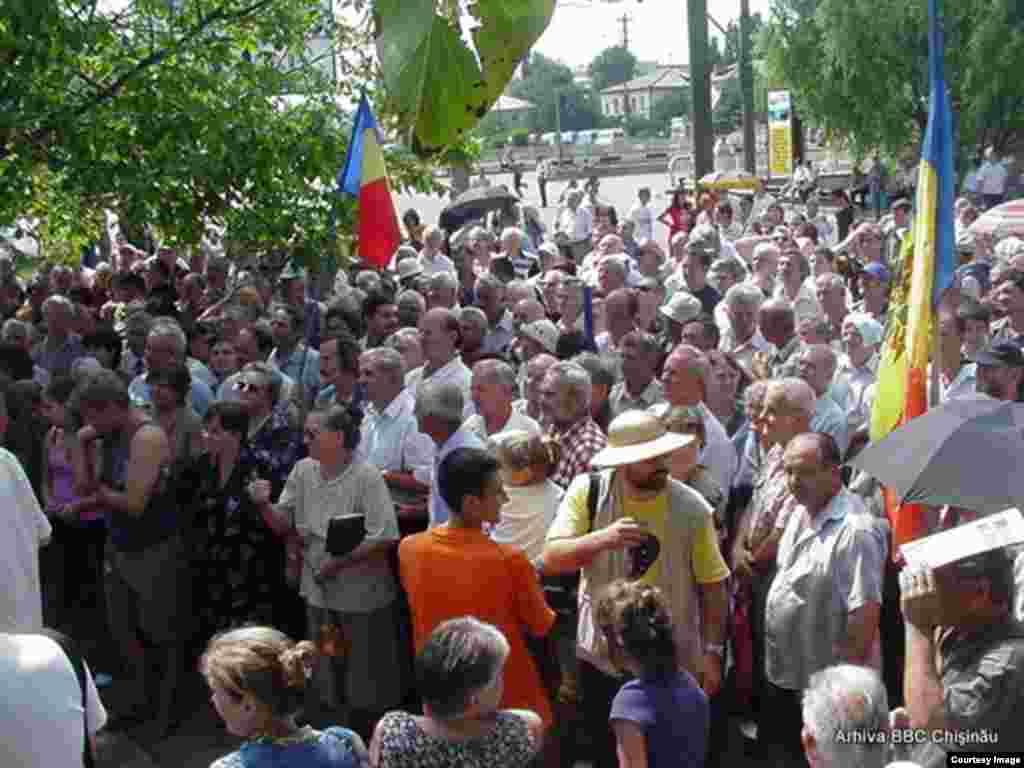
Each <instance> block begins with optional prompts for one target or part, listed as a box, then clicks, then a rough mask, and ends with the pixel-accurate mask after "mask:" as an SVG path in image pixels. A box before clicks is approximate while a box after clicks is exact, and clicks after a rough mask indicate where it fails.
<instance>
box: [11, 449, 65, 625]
mask: <svg viewBox="0 0 1024 768" xmlns="http://www.w3.org/2000/svg"><path fill="white" fill-rule="evenodd" d="M0 494H2V495H3V499H4V535H3V538H2V539H0V580H2V583H3V585H4V586H3V589H2V590H0V632H38V631H39V630H40V629H42V628H43V599H42V590H41V587H40V580H39V548H40V547H41V546H42V545H43V544H45V543H46V542H48V541H49V540H50V533H51V531H52V529H51V527H50V521H49V520H47V519H46V515H44V514H43V510H42V509H41V508H40V506H39V501H38V500H37V499H36V495H35V493H34V492H33V491H32V484H31V483H30V482H29V480H28V477H27V476H26V475H25V470H23V469H22V468H21V464H20V463H19V462H18V459H17V458H16V457H15V456H14V454H12V453H11V452H10V451H8V450H7V449H6V448H0Z"/></svg>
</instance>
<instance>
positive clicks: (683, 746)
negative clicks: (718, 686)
mask: <svg viewBox="0 0 1024 768" xmlns="http://www.w3.org/2000/svg"><path fill="white" fill-rule="evenodd" d="M608 719H609V720H611V721H613V722H614V721H615V720H627V721H629V722H631V723H636V724H637V725H639V726H640V727H641V729H642V730H643V732H644V739H645V740H646V742H647V765H649V766H662V765H703V764H704V758H705V757H706V755H707V740H708V728H709V723H710V715H709V710H708V697H707V696H706V695H705V693H704V691H703V690H701V688H700V686H699V685H697V681H696V680H694V679H693V676H692V675H691V674H690V673H689V672H686V671H685V670H680V671H679V674H678V675H677V676H675V677H673V678H662V679H658V680H644V679H638V680H630V681H629V682H628V683H626V684H625V685H623V686H622V688H620V689H619V692H618V693H617V694H615V698H614V699H613V700H612V710H611V715H610V716H609V718H608Z"/></svg>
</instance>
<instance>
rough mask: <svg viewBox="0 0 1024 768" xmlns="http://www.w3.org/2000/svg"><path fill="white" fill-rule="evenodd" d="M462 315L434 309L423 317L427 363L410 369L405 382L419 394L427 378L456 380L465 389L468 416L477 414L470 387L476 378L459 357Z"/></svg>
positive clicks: (430, 379)
mask: <svg viewBox="0 0 1024 768" xmlns="http://www.w3.org/2000/svg"><path fill="white" fill-rule="evenodd" d="M460 338H461V337H460V333H459V318H458V317H457V316H456V314H455V313H454V312H452V311H451V310H450V309H441V308H437V309H431V310H430V311H428V312H427V313H426V314H425V315H423V317H422V318H420V343H421V344H422V346H423V358H424V360H425V361H426V362H424V363H423V365H421V366H420V367H419V368H417V369H415V370H413V371H409V373H408V374H406V377H405V385H406V386H407V387H409V389H411V390H413V392H414V393H415V391H416V388H417V387H418V386H419V385H420V383H421V382H423V381H427V380H429V381H431V382H433V383H452V384H455V385H456V386H457V387H458V388H459V391H460V392H462V396H463V403H464V407H465V408H466V413H465V417H466V418H469V417H470V416H472V415H473V404H472V401H471V399H470V396H469V386H470V382H471V380H472V378H473V375H472V373H470V370H469V368H467V367H466V365H465V363H463V362H462V358H461V357H460V356H459V350H458V345H459V342H460Z"/></svg>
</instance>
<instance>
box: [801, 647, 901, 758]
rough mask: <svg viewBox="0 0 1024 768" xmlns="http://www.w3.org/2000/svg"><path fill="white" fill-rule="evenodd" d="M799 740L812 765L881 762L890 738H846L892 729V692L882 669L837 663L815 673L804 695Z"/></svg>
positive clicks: (883, 732) (886, 751)
mask: <svg viewBox="0 0 1024 768" xmlns="http://www.w3.org/2000/svg"><path fill="white" fill-rule="evenodd" d="M801 710H802V714H803V730H802V732H801V734H800V741H801V743H802V744H803V748H804V755H805V756H806V758H807V764H808V765H809V766H810V768H853V766H856V768H882V767H883V766H884V765H885V764H886V762H887V759H886V756H887V754H888V744H887V742H886V739H883V738H876V739H872V740H870V741H867V740H854V739H848V738H844V736H845V735H846V734H865V735H866V734H879V735H882V734H885V733H887V732H888V731H889V697H888V696H887V695H886V692H885V685H883V684H882V680H881V678H879V676H878V673H877V672H875V671H874V670H873V669H869V668H867V667H858V666H855V665H853V664H836V665H835V666H832V667H828V668H826V669H823V670H822V671H820V672H816V673H815V674H813V675H811V680H810V684H809V685H808V686H807V690H805V691H804V695H803V701H802V707H801Z"/></svg>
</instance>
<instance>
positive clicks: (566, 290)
mask: <svg viewBox="0 0 1024 768" xmlns="http://www.w3.org/2000/svg"><path fill="white" fill-rule="evenodd" d="M583 288H584V286H583V281H582V280H580V279H579V278H578V277H572V276H567V277H564V278H563V279H562V280H561V282H560V283H559V284H558V292H557V294H556V302H557V304H558V331H559V332H560V333H570V332H572V331H582V330H583V326H584V323H585V319H584V317H583Z"/></svg>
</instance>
